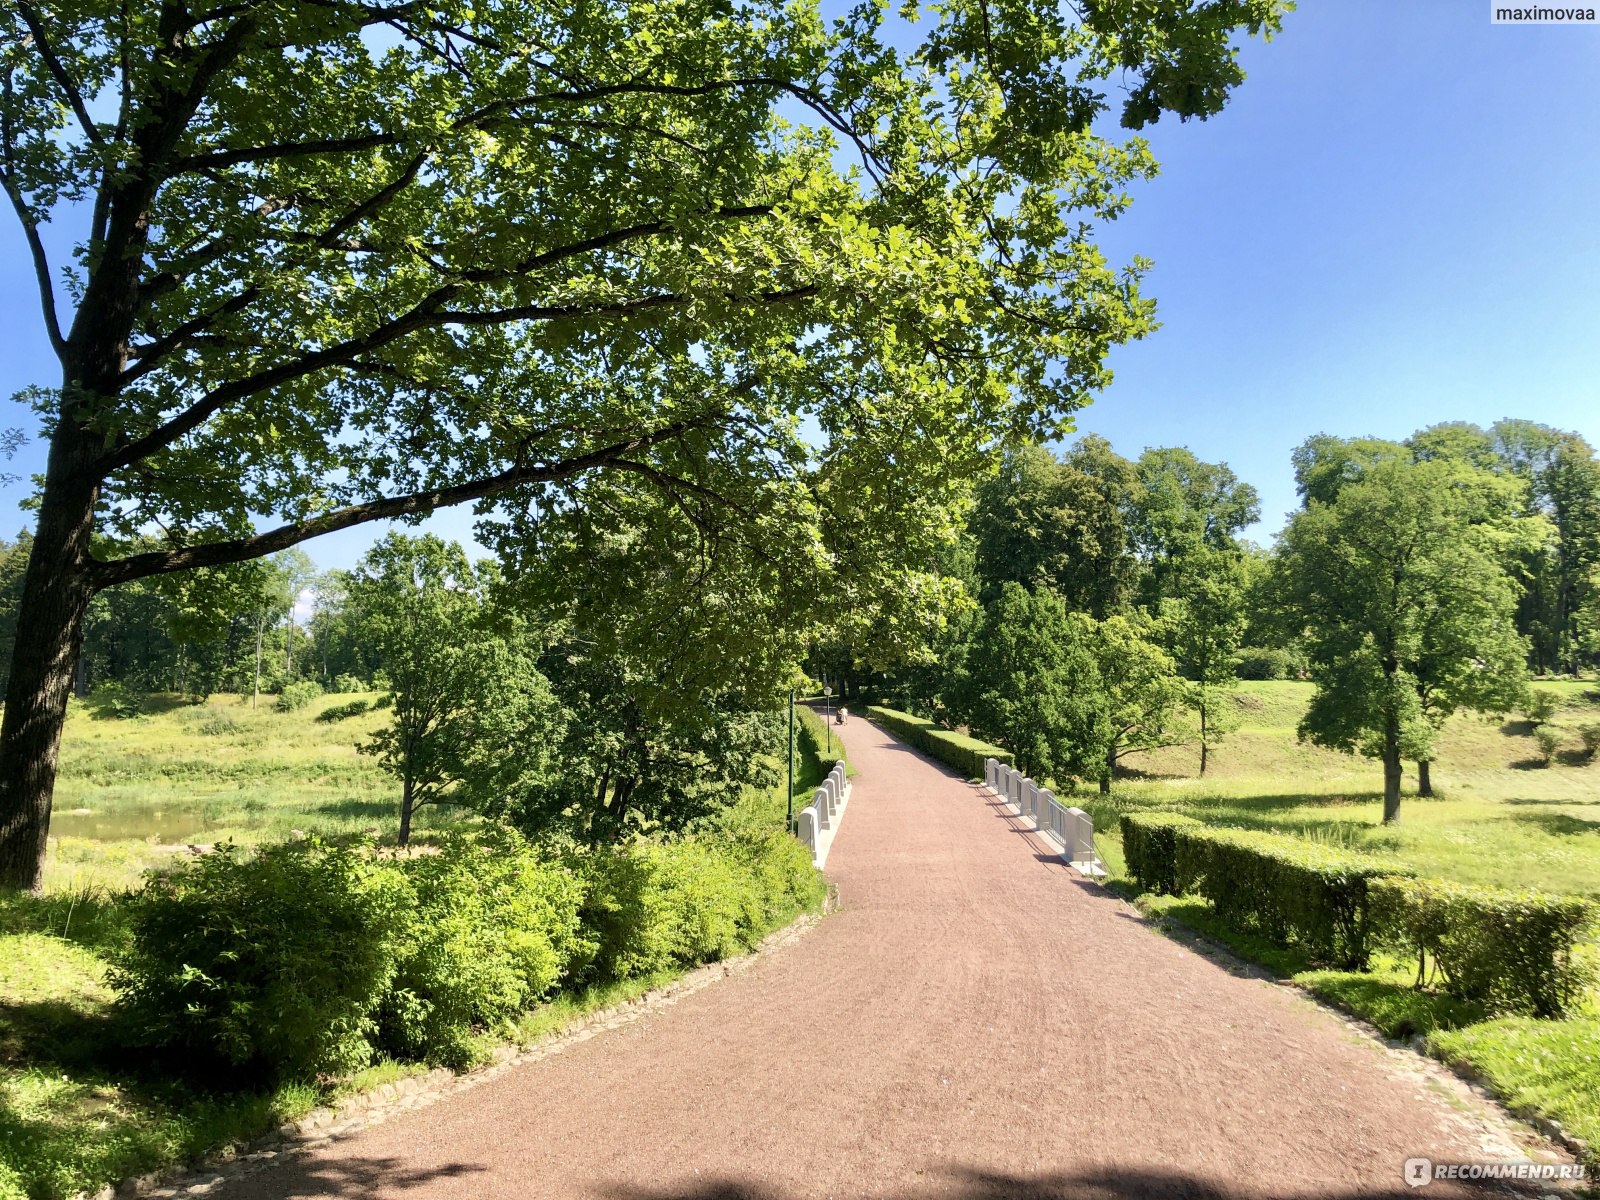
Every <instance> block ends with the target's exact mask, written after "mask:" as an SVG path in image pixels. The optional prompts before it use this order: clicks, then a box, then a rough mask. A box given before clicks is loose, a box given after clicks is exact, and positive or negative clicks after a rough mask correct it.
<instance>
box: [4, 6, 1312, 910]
mask: <svg viewBox="0 0 1600 1200" xmlns="http://www.w3.org/2000/svg"><path fill="white" fill-rule="evenodd" d="M1285 7H1286V4H1285V2H1284V0H1198V2H1196V3H1190V4H1183V5H1149V6H1146V5H1139V6H1128V5H1105V4H1093V5H1085V6H1079V7H1077V8H1074V7H1073V6H1070V5H1069V6H1059V7H1054V8H1050V7H1047V8H1042V9H1041V8H1039V7H1037V6H1034V5H1023V4H1017V3H1003V4H995V3H992V2H990V0H952V2H951V3H946V4H941V5H938V6H934V7H931V8H929V9H927V10H923V11H921V12H920V13H918V12H916V11H915V10H908V9H906V8H902V9H900V10H897V11H896V12H891V10H890V9H889V7H888V6H876V5H860V6H858V7H855V8H853V9H851V10H849V11H848V12H847V13H845V14H844V15H843V16H842V17H840V18H838V19H837V20H835V21H833V22H831V23H829V22H828V21H825V20H824V18H823V16H822V13H821V10H820V7H819V6H818V5H817V4H816V3H814V2H812V3H806V2H802V3H801V4H799V5H798V6H796V5H793V4H789V3H781V4H780V3H777V2H776V0H748V2H746V3H744V4H741V5H739V6H737V7H734V6H731V5H729V4H727V3H725V2H724V0H683V2H681V3H674V4H669V5H645V6H640V5H626V4H622V5H615V4H614V5H571V4H555V3H550V2H548V0H531V2H529V3H518V4H483V3H478V2H477V0H441V2H440V3H432V4H427V5H418V4H412V3H405V2H402V3H397V4H380V3H363V2H359V0H356V2H351V3H334V4H329V3H322V2H318V0H283V2H282V3H276V4H271V5H259V4H244V5H221V6H211V7H200V8H191V7H186V6H184V5H182V4H180V3H176V2H175V0H162V2H161V3H157V4H154V5H132V6H130V5H128V4H126V3H122V2H120V0H81V2H75V3H70V4H51V5H41V4H37V3H35V2H34V0H17V2H15V3H12V4H8V5H6V6H5V7H4V8H3V9H0V75H3V77H4V79H5V81H6V83H5V87H4V89H3V91H0V189H3V190H4V192H5V193H6V196H7V198H8V200H9V202H10V206H11V209H12V211H13V213H14V214H15V216H16V218H17V221H18V225H19V226H20V231H21V239H22V243H23V245H24V246H25V247H26V251H27V254H28V255H29V257H30V259H31V261H32V263H33V265H34V267H35V276H36V279H37V283H38V289H39V301H40V312H41V316H42V324H41V330H42V332H41V338H42V340H43V342H45V343H46V344H48V346H49V347H50V348H51V349H52V350H53V351H54V353H55V355H56V357H57V358H58V360H59V362H60V377H59V382H58V385H57V386H56V387H55V388H54V389H53V390H50V391H48V392H44V393H41V394H40V395H39V398H38V399H39V404H38V408H39V423H40V426H41V428H42V429H44V430H45V431H46V433H47V437H48V443H49V449H48V459H47V463H46V465H45V470H44V476H43V483H42V488H41V491H40V494H39V497H38V509H37V514H38V515H37V522H36V525H35V529H34V546H33V549H32V551H31V554H30V559H29V566H28V569H27V572H26V577H25V581H24V586H23V594H22V599H21V604H20V607H19V609H18V614H17V623H18V635H17V639H16V643H15V650H14V651H13V656H12V664H11V676H10V681H9V690H8V693H7V697H6V702H5V711H4V718H3V722H0V886H6V887H22V888H27V887H33V886H35V885H36V884H37V882H38V878H39V867H40V862H41V860H42V855H43V851H44V846H45V839H46V836H47V832H48V825H49V814H50V802H51V796H52V793H53V788H54V783H55V775H56V763H57V754H58V750H59V744H60V736H61V729H62V725H63V722H64V719H65V713H66V700H67V693H68V690H69V687H70V684H71V680H72V677H73V672H74V668H75V665H76V661H77V658H78V655H79V652H80V649H81V642H82V635H83V619H84V614H85V612H86V610H87V608H88V605H89V602H90V600H91V599H92V598H93V596H94V595H95V594H96V593H97V592H100V591H102V590H104V589H106V588H108V587H113V586H116V585H118V584H122V583H127V582H130V581H132V580H136V579H141V578H146V577H150V576H153V575H162V574H169V573H173V572H180V571H186V570H189V569H192V568H196V567H206V566H220V565H223V564H227V563H235V562H242V561H247V560H251V559H256V558H260V557H263V556H266V555H269V554H272V553H276V552H278V551H281V550H284V549H287V548H288V547H290V546H293V545H297V544H299V543H300V542H303V541H305V540H306V539H308V538H311V537H315V536H317V535H319V534H322V533H328V532H332V531H334V530H339V529H347V528H350V527H352V526H356V525H359V524H362V523H364V522H369V521H375V520H385V519H395V518H408V517H414V516H419V515H423V514H426V513H429V512H431V511H433V510H435V509H437V508H439V507H442V506H445V505H451V504H464V503H479V502H482V503H489V504H492V503H494V502H496V501H497V500H499V501H504V503H505V504H506V505H507V506H508V507H510V508H512V509H518V508H526V507H529V506H537V505H539V504H541V503H548V502H549V497H548V495H547V494H546V489H547V488H548V487H549V485H552V484H556V483H560V482H573V481H581V480H585V479H588V478H590V477H591V475H592V474H593V473H595V472H602V471H609V472H619V471H620V472H632V473H634V474H635V475H636V476H637V477H639V478H641V479H643V480H646V481H649V482H651V483H660V482H662V481H663V479H664V478H665V477H667V476H673V475H676V476H677V477H678V478H680V479H681V478H682V476H681V474H678V472H677V471H676V470H675V468H678V467H680V466H681V465H682V464H693V463H703V462H704V461H705V459H706V456H707V455H709V454H713V453H722V452H727V451H729V450H730V448H731V453H729V454H728V457H727V458H726V460H725V461H726V462H729V463H732V462H740V463H742V464H743V465H744V467H745V468H746V469H747V470H749V471H751V472H755V473H756V474H757V476H758V477H759V478H762V479H771V478H774V477H776V478H777V479H779V480H781V481H783V482H785V483H787V484H788V485H789V486H791V487H794V488H805V487H807V486H808V485H809V483H810V482H811V481H810V478H809V476H808V472H809V471H810V470H811V468H812V467H813V466H814V463H813V454H812V451H811V449H810V447H809V446H808V445H807V444H806V443H805V441H804V440H803V439H801V438H800V437H799V436H798V435H797V433H796V426H797V422H798V419H799V417H800V416H801V415H802V414H805V415H808V416H810V417H812V418H813V419H814V420H815V421H816V423H817V425H818V426H820V428H821V429H822V431H823V434H824V437H825V439H826V441H827V446H828V449H827V451H826V455H827V457H828V459H829V461H830V462H831V463H832V464H833V465H834V466H835V468H836V472H837V478H838V479H839V480H840V481H841V488H848V487H852V486H853V487H856V488H859V489H861V494H862V495H863V496H864V497H867V498H869V499H870V498H879V499H885V498H886V499H890V500H892V503H889V504H887V505H884V506H877V507H872V508H870V509H869V510H867V511H868V512H869V513H870V514H873V516H872V518H871V519H868V520H867V521H866V523H868V524H872V525H875V526H876V528H875V529H874V530H873V532H874V534H875V535H876V536H877V537H878V538H879V539H887V540H893V538H894V537H895V535H896V533H897V530H896V529H895V521H896V519H898V518H900V517H902V516H904V515H905V514H908V513H917V512H920V511H921V510H922V509H923V508H925V507H927V505H925V504H923V503H922V502H921V501H922V500H923V499H925V497H919V496H918V494H917V493H918V491H919V489H924V490H927V489H931V491H932V493H933V494H934V496H935V498H936V499H940V498H942V497H940V495H939V494H940V493H941V492H942V489H943V487H944V486H945V485H946V484H947V483H948V481H950V480H951V479H964V478H970V477H973V476H975V475H976V473H977V471H978V469H979V466H980V463H981V456H982V454H983V453H984V451H985V448H986V447H987V446H988V445H989V444H990V443H991V441H992V440H993V438H994V437H995V435H996V432H997V431H998V432H999V433H1000V434H1001V435H1002V436H1004V437H1006V438H1009V439H1020V438H1022V437H1024V436H1027V437H1033V438H1036V439H1037V438H1047V437H1051V436H1055V435H1057V434H1059V433H1060V432H1061V431H1062V429H1063V421H1064V417H1065V415H1066V414H1067V413H1068V412H1070V411H1071V410H1072V409H1073V408H1075V407H1077V406H1078V405H1080V404H1081V403H1082V402H1083V400H1084V398H1085V396H1086V395H1087V394H1088V392H1089V391H1090V390H1091V389H1092V388H1094V387H1096V386H1098V385H1099V384H1101V383H1103V382H1104V380H1105V377H1106V375H1105V368H1104V361H1105V356H1106V353H1107V351H1108V349H1109V348H1110V347H1111V346H1112V345H1115V344H1117V343H1120V342H1124V341H1127V340H1128V339H1130V338H1135V337H1138V336H1141V335H1142V334H1143V333H1145V332H1146V331H1147V330H1149V329H1150V327H1151V308H1150V305H1149V303H1148V302H1147V301H1145V300H1144V299H1142V298H1141V297H1140V295H1139V291H1138V278H1137V275H1138V272H1137V269H1135V270H1132V271H1127V272H1119V271H1117V270H1116V269H1114V268H1113V267H1112V266H1110V265H1108V264H1107V263H1106V262H1105V260H1104V258H1103V257H1102V256H1101V255H1100V253H1099V252H1098V250H1097V249H1096V248H1095V246H1094V244H1093V242H1092V240H1091V238H1092V230H1093V227H1094V224H1095V223H1096V222H1097V221H1099V220H1102V219H1108V218H1111V217H1114V216H1116V215H1117V214H1118V213H1119V212H1120V211H1121V210H1122V209H1123V208H1124V207H1125V205H1126V203H1127V197H1126V193H1125V189H1124V185H1125V184H1127V183H1128V182H1129V181H1131V180H1134V179H1138V178H1142V177H1145V176H1147V175H1149V174H1150V173H1151V172H1152V170H1153V163H1152V161H1151V158H1150V155H1149V152H1148V149H1147V147H1146V146H1145V145H1144V144H1143V143H1142V142H1141V141H1139V140H1138V139H1131V140H1129V141H1128V142H1126V143H1123V144H1116V143H1112V142H1109V141H1107V140H1106V139H1105V138H1104V137H1103V136H1101V135H1100V134H1099V133H1098V132H1097V129H1098V128H1100V126H1099V124H1098V121H1099V118H1101V117H1102V115H1103V114H1105V112H1106V110H1107V109H1108V107H1109V101H1108V99H1107V92H1108V89H1106V88H1105V87H1104V86H1103V83H1102V81H1103V80H1105V79H1107V78H1109V77H1111V76H1113V75H1114V76H1116V78H1117V80H1118V85H1119V93H1120V95H1121V96H1122V97H1123V100H1122V104H1121V117H1122V120H1123V122H1124V124H1125V125H1127V126H1128V127H1129V128H1135V129H1136V128H1139V127H1141V126H1144V125H1146V124H1148V123H1150V122H1152V121H1155V120H1157V119H1158V118H1159V117H1160V116H1161V115H1162V113H1163V112H1175V113H1177V114H1178V115H1179V116H1181V117H1185V118H1188V117H1202V118H1203V117H1206V116H1209V115H1211V114H1213V113H1216V112H1218V111H1220V109H1221V108H1222V107H1223V105H1224V103H1225V102H1226V99H1227V95H1228V93H1229V90H1230V89H1231V88H1232V87H1234V86H1235V85H1237V84H1238V83H1239V82H1240V80H1241V79H1242V78H1243V75H1242V72H1241V70H1240V68H1239V65H1238V62H1237V55H1236V50H1235V46H1234V44H1233V43H1234V38H1235V35H1236V34H1237V33H1238V32H1239V31H1241V30H1242V31H1248V32H1250V33H1265V34H1270V33H1272V32H1273V31H1274V30H1275V29H1276V28H1277V26H1278V23H1279V20H1280V17H1281V14H1282V12H1283V11H1284V9H1285ZM913 14H914V15H921V16H926V17H927V18H928V19H927V20H926V21H924V22H922V23H920V24H918V25H913V26H909V27H908V28H907V29H906V30H904V31H902V30H901V29H900V28H898V27H896V28H886V25H887V24H888V23H890V22H894V21H897V20H901V19H903V18H904V17H905V16H906V15H913ZM1080 14H1081V15H1080ZM902 32H904V33H905V35H906V36H901V34H902ZM919 39H920V40H919ZM902 45H905V46H907V48H906V49H903V50H902V49H899V48H898V47H900V46H902ZM847 156H848V161H849V162H850V163H851V164H852V165H850V166H848V167H847V166H845V165H844V163H845V162H846V161H847ZM63 200H67V201H71V202H73V203H71V204H61V203H60V202H61V201H63ZM80 215H81V219H82V220H83V222H84V227H83V228H82V229H81V230H80V231H79V235H78V236H77V237H76V238H75V239H73V240H74V247H73V252H72V255H71V258H70V260H69V263H70V265H69V266H68V268H67V269H68V273H69V275H70V282H69V285H68V286H67V287H66V288H65V289H63V290H62V291H61V293H60V294H58V291H57V289H58V286H59V280H60V276H61V271H60V268H61V266H62V264H61V263H58V262H54V261H52V259H51V255H50V247H51V245H52V242H53V240H54V239H52V238H49V237H46V236H45V232H44V230H45V226H46V225H47V224H48V223H49V222H50V221H51V219H52V218H55V217H60V218H62V219H68V218H78V217H80ZM152 531H161V542H162V544H161V545H160V547H159V548H154V549H152V548H146V547H142V546H136V545H135V540H136V539H137V538H139V537H142V536H144V535H146V534H149V533H150V532H152ZM811 534H812V536H814V537H817V536H825V535H826V530H825V529H813V530H812V531H811ZM791 549H793V547H791Z"/></svg>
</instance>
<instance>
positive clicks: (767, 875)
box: [718, 829, 827, 938]
mask: <svg viewBox="0 0 1600 1200" xmlns="http://www.w3.org/2000/svg"><path fill="white" fill-rule="evenodd" d="M718 844H719V845H720V846H721V848H722V849H723V850H724V852H726V853H727V854H729V855H730V856H732V857H733V858H734V859H735V860H737V861H738V862H739V864H740V866H741V867H742V869H743V870H744V871H745V872H746V873H747V874H748V875H749V876H750V878H751V880H752V882H753V883H754V885H755V889H756V895H757V896H759V897H760V898H761V901H762V906H763V920H762V928H761V929H760V930H758V931H756V937H757V938H759V937H760V936H761V935H763V934H765V933H767V932H769V931H771V930H773V929H776V928H778V927H779V926H780V925H785V924H787V923H788V922H790V921H792V920H793V919H794V918H795V917H797V916H799V915H800V914H801V913H803V912H813V911H815V910H816V909H818V908H820V907H821V905H822V899H823V896H824V894H825V893H826V891H827V884H826V883H825V882H824V880H823V877H822V873H821V872H820V871H818V870H817V869H816V868H815V867H814V866H812V864H811V851H809V850H808V849H806V847H805V846H803V845H801V843H800V842H799V840H798V839H796V838H792V837H790V836H789V835H788V834H786V833H783V832H782V831H780V830H769V829H763V830H750V831H745V832H741V833H737V834H731V835H729V836H727V837H725V838H722V839H720V841H719V842H718Z"/></svg>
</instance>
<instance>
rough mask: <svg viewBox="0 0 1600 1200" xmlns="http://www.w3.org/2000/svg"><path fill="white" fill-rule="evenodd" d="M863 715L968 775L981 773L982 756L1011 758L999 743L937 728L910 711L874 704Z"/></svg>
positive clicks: (998, 758) (999, 758)
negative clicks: (993, 744)
mask: <svg viewBox="0 0 1600 1200" xmlns="http://www.w3.org/2000/svg"><path fill="white" fill-rule="evenodd" d="M867 716H869V717H871V718H872V719H873V720H874V721H875V722H877V723H878V724H879V725H881V726H883V727H884V728H885V729H887V730H888V731H889V732H890V733H892V734H894V735H895V736H896V737H897V738H899V739H900V740H901V741H903V742H906V743H907V744H909V745H911V746H914V747H916V748H917V749H918V750H921V751H922V752H923V753H924V754H926V755H928V756H929V757H930V758H937V759H938V760H939V761H940V762H942V763H944V764H945V765H946V766H950V767H954V768H955V769H956V770H957V771H960V772H961V773H962V774H963V775H966V776H968V777H975V776H979V775H982V774H983V761H984V759H986V758H992V759H995V760H996V761H997V762H1002V763H1005V764H1006V765H1008V766H1009V765H1010V764H1011V761H1012V760H1011V752H1010V751H1009V750H1002V749H1001V748H1000V747H999V746H992V745H990V744H989V743H988V742H983V741H979V740H978V739H977V738H973V737H967V736H966V735H965V734H960V733H956V732H954V731H952V730H949V729H940V728H939V726H938V724H937V723H936V722H933V721H929V720H926V719H925V718H923V717H914V716H912V715H911V714H910V713H903V712H897V711H896V710H895V709H892V708H882V707H879V706H877V705H874V706H872V707H870V708H868V709H867Z"/></svg>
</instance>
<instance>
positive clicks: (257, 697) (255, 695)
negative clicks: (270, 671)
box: [250, 619, 262, 708]
mask: <svg viewBox="0 0 1600 1200" xmlns="http://www.w3.org/2000/svg"><path fill="white" fill-rule="evenodd" d="M261 632H262V624H261V621H260V620H259V619H258V620H257V621H256V686H255V690H254V691H253V692H251V693H250V707H251V708H259V707H261Z"/></svg>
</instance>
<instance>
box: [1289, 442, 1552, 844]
mask: <svg viewBox="0 0 1600 1200" xmlns="http://www.w3.org/2000/svg"><path fill="white" fill-rule="evenodd" d="M1499 492H1500V488H1499V481H1498V480H1496V479H1495V478H1494V477H1493V476H1490V475H1487V474H1486V473H1485V472H1482V471H1478V470H1475V469H1473V468H1472V467H1470V466H1468V465H1465V464H1462V463H1460V462H1456V461H1451V460H1448V459H1432V460H1427V461H1423V462H1413V461H1411V460H1410V459H1409V458H1407V457H1393V456H1383V457H1380V458H1377V459H1375V460H1373V461H1372V462H1371V463H1370V464H1369V465H1366V466H1365V467H1364V468H1363V469H1362V470H1361V472H1360V473H1359V475H1357V476H1352V477H1351V478H1349V479H1347V480H1345V481H1344V482H1342V483H1341V484H1340V485H1339V486H1338V487H1337V488H1335V489H1333V490H1331V491H1330V492H1328V493H1325V494H1327V495H1329V496H1330V497H1331V498H1330V499H1328V500H1321V499H1317V498H1316V495H1315V494H1313V495H1311V496H1309V497H1308V500H1307V504H1306V507H1305V509H1304V510H1303V511H1301V512H1298V513H1296V514H1294V516H1293V518H1292V519H1291V520H1290V522H1289V525H1288V527H1287V528H1286V529H1285V530H1284V532H1283V536H1282V538H1281V540H1280V542H1279V545H1278V550H1277V565H1278V573H1277V585H1278V588H1279V593H1278V598H1279V601H1280V603H1282V604H1283V605H1284V607H1285V611H1286V612H1287V613H1289V614H1292V617H1293V619H1294V620H1295V621H1296V622H1297V623H1298V624H1300V625H1301V626H1302V628H1303V630H1304V637H1305V643H1306V645H1307V646H1308V648H1309V649H1310V653H1311V660H1312V677H1313V679H1314V680H1315V682H1316V684H1317V690H1316V693H1315V695H1314V696H1313V697H1312V700H1311V705H1310V707H1309V709H1308V710H1307V712H1306V716H1305V718H1304V720H1303V721H1302V722H1301V726H1300V730H1301V736H1302V737H1305V738H1308V739H1309V740H1311V741H1314V742H1317V743H1319V744H1321V745H1325V746H1330V747H1333V748H1336V749H1341V750H1347V751H1360V752H1361V753H1364V754H1367V755H1369V756H1372V757H1375V758H1380V759H1381V760H1382V762H1383V784H1384V786H1383V819H1384V821H1385V822H1386V823H1388V822H1394V821H1397V820H1399V818H1400V779H1401V763H1402V759H1404V758H1414V759H1417V760H1419V761H1430V760H1431V759H1432V749H1431V745H1432V741H1433V734H1434V730H1435V727H1436V724H1437V723H1438V721H1441V720H1442V719H1443V715H1446V714H1448V712H1450V711H1453V710H1454V709H1456V708H1476V709H1489V710H1491V711H1492V710H1494V709H1495V708H1503V707H1504V697H1505V696H1506V694H1507V693H1508V689H1512V688H1514V687H1515V681H1516V674H1517V672H1516V662H1515V658H1516V652H1517V646H1518V643H1519V642H1520V639H1518V638H1517V637H1516V634H1515V630H1514V628H1513V621H1514V615H1515V606H1516V594H1517V593H1516V588H1515V586H1514V584H1513V583H1512V581H1511V579H1510V578H1509V576H1508V573H1507V570H1506V567H1505V562H1506V560H1507V559H1508V558H1509V557H1510V551H1511V549H1512V548H1513V544H1514V542H1515V540H1516V539H1518V538H1523V537H1527V536H1536V534H1537V530H1534V529H1531V528H1530V527H1529V526H1528V525H1527V524H1526V523H1524V522H1521V521H1518V520H1517V519H1515V518H1510V519H1508V518H1506V517H1505V515H1504V512H1505V510H1504V507H1503V504H1502V503H1501V502H1500V500H1501V498H1500V495H1499ZM1508 543H1510V544H1508Z"/></svg>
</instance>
